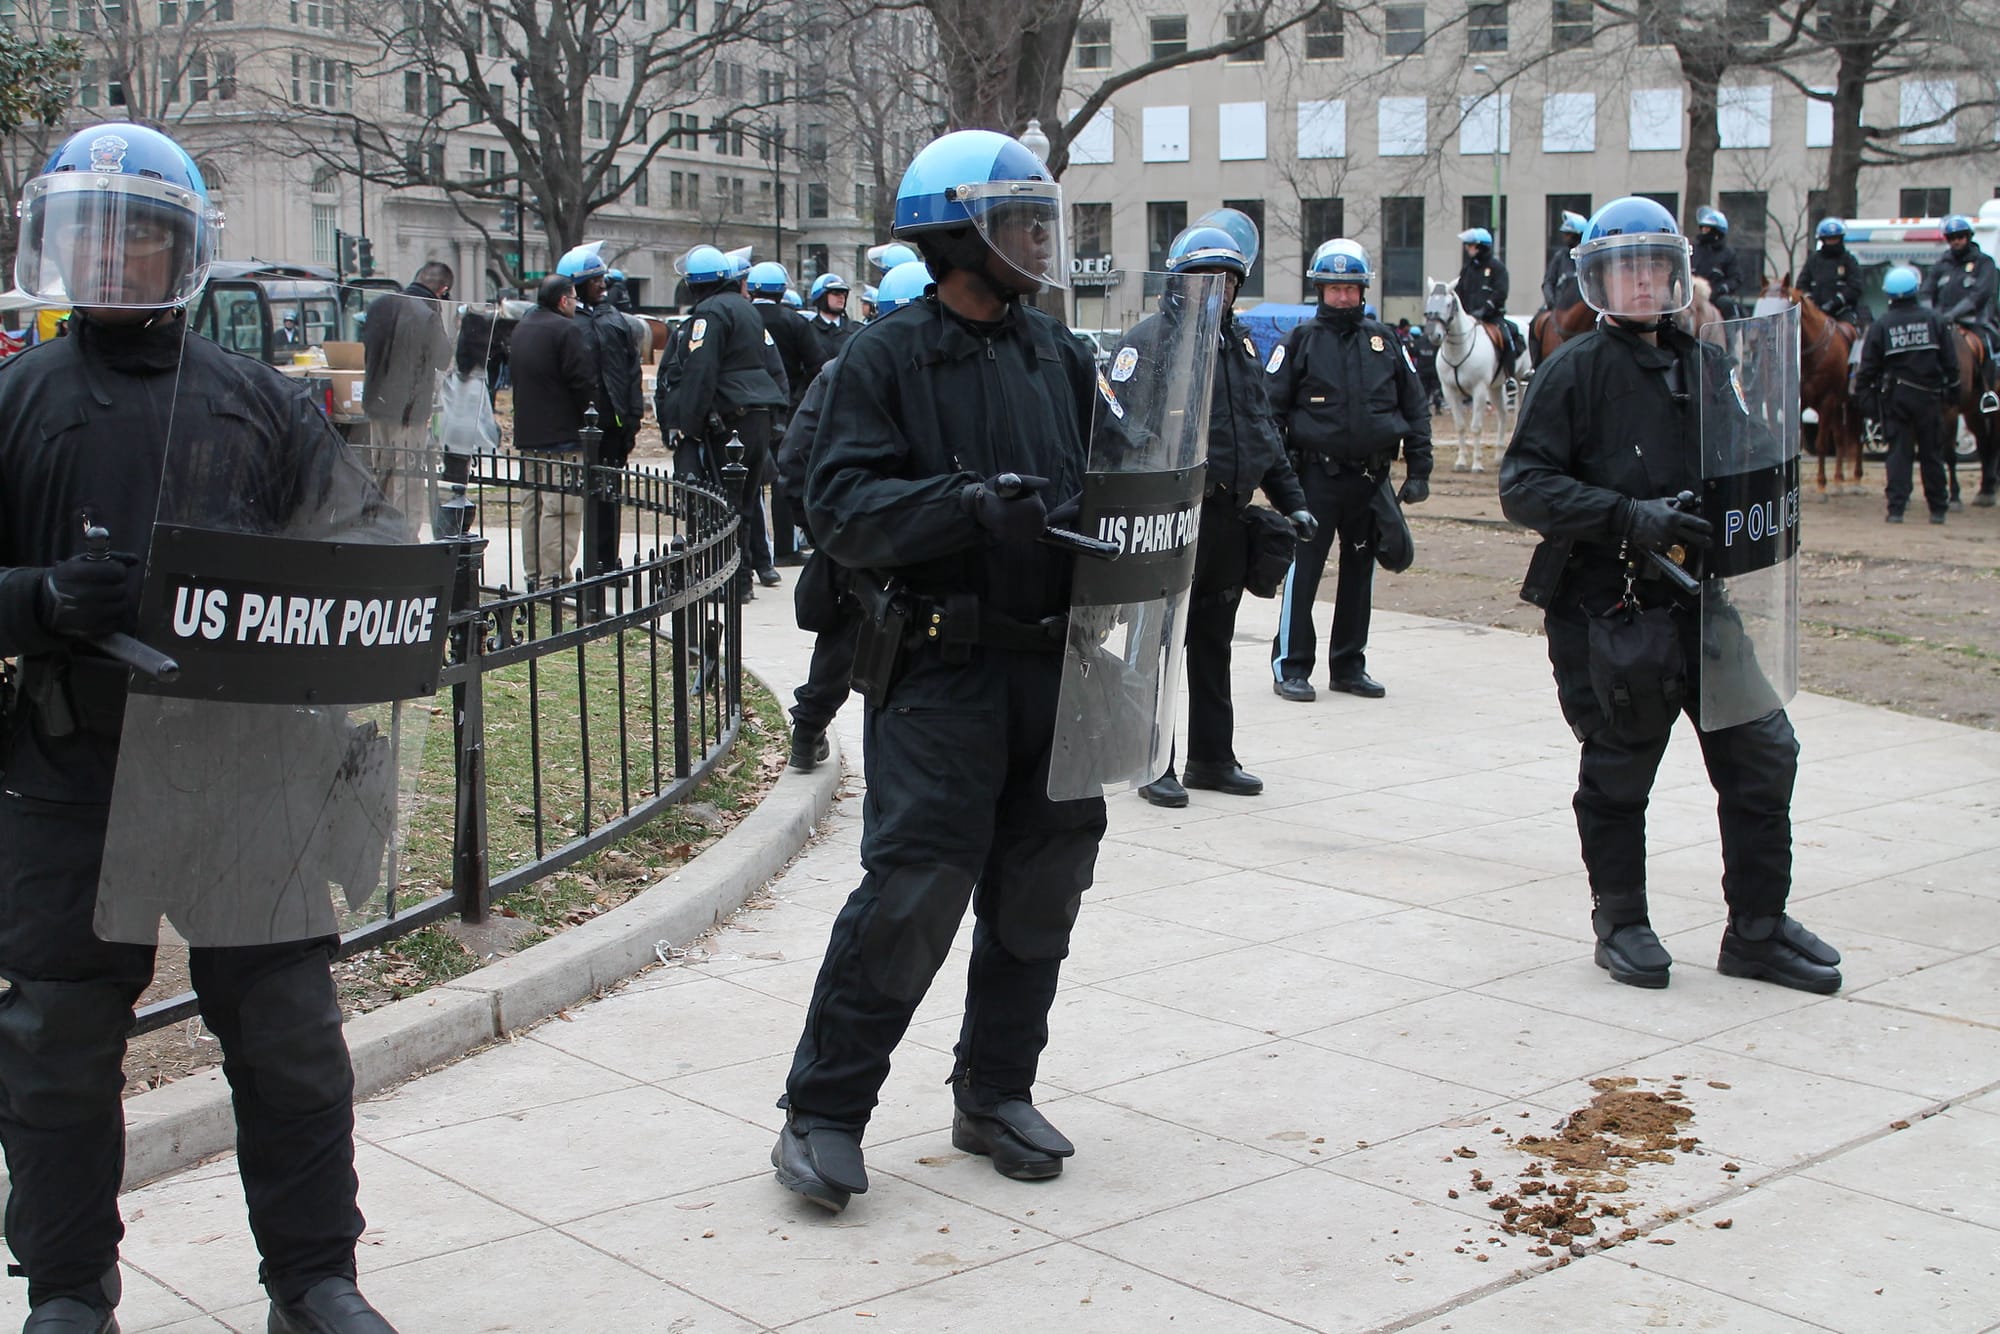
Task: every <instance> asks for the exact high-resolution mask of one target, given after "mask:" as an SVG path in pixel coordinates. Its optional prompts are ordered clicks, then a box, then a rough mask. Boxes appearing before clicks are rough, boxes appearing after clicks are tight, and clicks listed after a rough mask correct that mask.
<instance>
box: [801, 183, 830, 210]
mask: <svg viewBox="0 0 2000 1334" xmlns="http://www.w3.org/2000/svg"><path fill="white" fill-rule="evenodd" d="M826 214H827V198H826V183H825V182H824V181H814V182H813V183H812V184H810V185H808V186H807V187H806V216H807V217H808V218H823V217H825V216H826Z"/></svg>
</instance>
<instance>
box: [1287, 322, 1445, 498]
mask: <svg viewBox="0 0 2000 1334" xmlns="http://www.w3.org/2000/svg"><path fill="white" fill-rule="evenodd" d="M1265 369H1266V370H1267V371H1268V372H1269V386H1270V391H1271V410H1272V412H1273V413H1274V414H1275V415H1276V417H1277V421H1278V425H1279V427H1280V428H1281V429H1282V430H1283V431H1284V433H1285V447H1286V448H1287V449H1290V450H1291V451H1292V452H1293V453H1294V454H1297V455H1299V456H1300V457H1301V458H1302V459H1306V458H1327V459H1332V460H1334V461H1335V462H1338V463H1353V464H1369V463H1377V462H1382V461H1385V460H1387V459H1389V458H1392V457H1394V455H1395V452H1396V446H1397V443H1398V442H1401V444H1402V446H1403V454H1404V458H1405V460H1406V461H1407V463H1408V465H1409V475H1410V476H1411V477H1417V478H1427V477H1429V476H1430V475H1431V411H1430V403H1429V401H1428V399H1427V397H1426V396H1425V394H1424V386H1423V382H1422V381H1421V380H1419V379H1418V378H1417V368H1416V366H1415V364H1414V363H1413V361H1412V360H1411V358H1410V355H1409V353H1408V351H1407V350H1406V349H1405V348H1404V347H1403V345H1402V343H1401V341H1400V340H1398V339H1397V337H1396V331H1395V330H1394V329H1392V328H1390V327H1389V326H1388V325H1386V324H1383V323H1382V322H1381V321H1379V320H1371V319H1368V318H1367V317H1365V316H1364V317H1362V318H1361V319H1360V320H1358V321H1356V322H1355V323H1354V324H1352V325H1351V326H1348V327H1346V328H1343V327H1342V323H1341V321H1339V320H1338V319H1336V318H1334V315H1333V312H1332V311H1331V310H1330V309H1329V308H1328V307H1325V306H1322V307H1320V309H1319V312H1318V314H1317V316H1316V317H1315V318H1313V319H1310V320H1307V321H1305V322H1304V323H1302V324H1299V325H1296V326H1294V327H1293V328H1292V330H1291V332H1289V333H1287V334H1286V335H1285V341H1284V342H1282V343H1280V344H1279V345H1278V346H1277V347H1276V348H1274V349H1273V350H1272V352H1271V360H1270V361H1269V362H1268V363H1267V364H1266V367H1265Z"/></svg>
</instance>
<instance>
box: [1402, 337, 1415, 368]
mask: <svg viewBox="0 0 2000 1334" xmlns="http://www.w3.org/2000/svg"><path fill="white" fill-rule="evenodd" d="M1403 364H1404V365H1405V366H1408V367H1409V368H1410V374H1412V375H1415V374H1416V373H1417V359H1416V358H1415V357H1413V356H1411V355H1410V345H1409V344H1408V343H1405V344H1403Z"/></svg>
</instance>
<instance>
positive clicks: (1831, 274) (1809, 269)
mask: <svg viewBox="0 0 2000 1334" xmlns="http://www.w3.org/2000/svg"><path fill="white" fill-rule="evenodd" d="M1799 287H1800V288H1801V289H1803V290H1804V292H1805V294H1806V295H1807V296H1809V297H1811V298H1812V299H1813V304H1814V305H1816V306H1818V307H1819V308H1820V309H1821V310H1823V311H1825V312H1826V313H1827V314H1829V315H1833V316H1836V317H1838V318H1840V319H1844V320H1852V319H1854V318H1856V317H1857V316H1858V315H1860V313H1861V264H1860V261H1858V260H1856V259H1855V258H1854V256H1852V255H1850V254H1848V253H1847V247H1846V246H1844V245H1843V246H1839V247H1836V248H1834V249H1826V248H1824V247H1822V248H1821V249H1819V250H1815V251H1813V253H1812V254H1811V256H1809V257H1808V258H1807V260H1806V264H1805V267H1804V268H1802V269H1800V270H1799Z"/></svg>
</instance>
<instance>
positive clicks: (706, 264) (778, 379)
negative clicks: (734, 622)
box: [654, 245, 791, 600]
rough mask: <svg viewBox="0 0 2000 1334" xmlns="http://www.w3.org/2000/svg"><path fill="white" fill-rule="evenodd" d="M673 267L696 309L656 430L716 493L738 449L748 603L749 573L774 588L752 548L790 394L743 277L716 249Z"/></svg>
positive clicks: (657, 401) (773, 578)
mask: <svg viewBox="0 0 2000 1334" xmlns="http://www.w3.org/2000/svg"><path fill="white" fill-rule="evenodd" d="M676 267H677V268H678V269H679V271H680V273H681V276H682V277H683V278H685V279H686V280H687V285H688V291H689V292H690V293H691V294H692V295H693V296H694V298H695V303H694V305H693V307H692V308H690V309H689V311H688V316H687V320H686V322H685V324H684V325H683V328H682V330H681V331H680V348H679V350H680V352H681V359H680V364H679V366H678V367H677V372H678V379H677V380H676V381H675V382H674V383H673V384H672V385H671V386H670V385H669V383H668V380H667V377H666V376H665V375H662V376H661V379H660V384H659V388H658V389H657V390H656V391H655V397H654V406H655V411H656V413H657V415H658V417H659V419H660V429H661V430H663V431H665V430H669V429H671V430H674V431H678V432H679V433H680V435H681V436H682V438H683V439H685V440H687V441H689V442H691V443H693V444H694V445H695V446H696V447H697V448H696V450H695V453H697V454H699V455H700V456H701V457H703V458H705V460H706V462H705V464H704V465H703V470H704V471H706V473H707V474H708V476H709V479H710V480H711V481H712V482H714V483H715V484H717V485H721V483H722V475H721V469H722V467H723V466H724V458H723V447H724V446H725V445H726V444H727V443H728V441H729V437H730V436H731V435H732V434H734V435H736V436H738V437H740V438H741V439H742V441H743V466H744V467H746V468H748V469H749V472H748V474H747V475H746V476H745V478H744V480H743V483H742V487H741V489H740V491H739V492H738V494H737V495H736V496H734V497H732V499H733V500H734V501H735V502H736V506H737V511H738V513H740V514H741V515H742V519H743V530H742V531H743V534H744V537H743V564H742V568H741V569H740V570H739V571H738V573H737V583H736V588H737V596H738V597H739V598H742V599H746V600H747V599H748V598H749V596H750V578H751V575H752V573H753V572H756V573H757V574H759V575H760V576H761V575H763V573H764V572H765V571H769V577H768V578H767V579H766V582H767V583H776V582H777V573H778V572H777V570H776V569H775V568H773V567H772V565H771V554H770V547H769V544H768V541H767V542H766V543H765V544H764V546H763V548H762V549H761V550H759V549H758V545H757V544H758V540H759V538H760V536H761V534H762V533H763V527H764V507H763V504H762V503H761V500H760V489H761V488H762V486H763V483H764V469H765V466H766V464H768V463H769V461H770V457H771V428H772V425H773V423H774V422H775V421H776V419H777V414H778V413H780V412H782V411H784V409H785V408H786V407H787V406H788V405H789V403H790V401H791V399H790V392H789V387H788V386H787V384H786V383H785V372H784V367H783V364H782V363H781V362H780V361H779V360H778V353H777V345H776V343H775V342H774V341H773V340H772V337H771V335H770V334H769V333H767V332H766V331H765V329H764V320H763V317H762V316H760V315H758V313H757V312H756V310H755V309H753V308H752V307H751V305H750V303H749V302H748V301H747V300H745V299H744V297H743V291H742V279H743V274H742V273H740V272H738V270H737V267H736V264H735V262H734V261H732V260H731V259H730V258H729V257H728V256H726V255H724V254H723V253H722V252H721V251H720V250H718V249H716V248H715V247H714V246H711V245H698V246H696V247H695V248H694V249H692V250H690V251H688V252H687V254H686V255H684V256H683V257H682V258H681V260H680V261H679V263H678V264H677V265H676Z"/></svg>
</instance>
